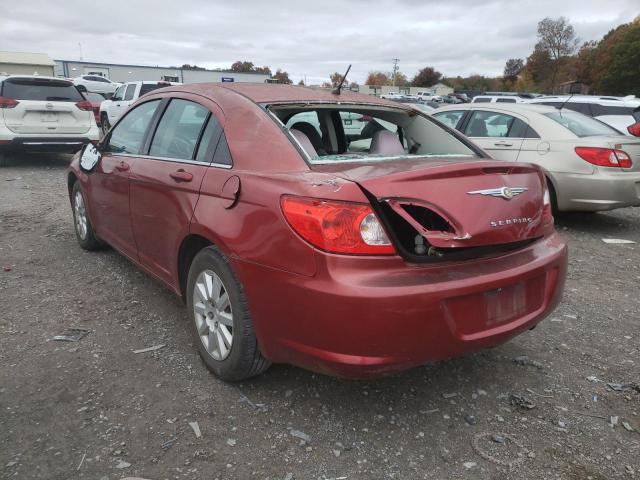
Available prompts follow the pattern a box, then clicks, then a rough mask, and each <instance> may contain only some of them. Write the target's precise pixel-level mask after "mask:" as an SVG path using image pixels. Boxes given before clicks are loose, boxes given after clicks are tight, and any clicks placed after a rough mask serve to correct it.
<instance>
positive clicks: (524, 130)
mask: <svg viewBox="0 0 640 480" xmlns="http://www.w3.org/2000/svg"><path fill="white" fill-rule="evenodd" d="M508 136H509V137H511V138H540V135H538V133H537V132H536V131H535V130H534V129H533V128H531V126H530V125H528V124H527V123H525V122H523V121H522V120H520V119H519V118H516V119H515V120H514V121H513V124H512V125H511V129H510V130H509V134H508Z"/></svg>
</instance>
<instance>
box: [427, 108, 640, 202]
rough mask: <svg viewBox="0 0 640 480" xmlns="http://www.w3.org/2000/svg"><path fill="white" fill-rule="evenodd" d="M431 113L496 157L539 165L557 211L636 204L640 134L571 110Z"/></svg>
mask: <svg viewBox="0 0 640 480" xmlns="http://www.w3.org/2000/svg"><path fill="white" fill-rule="evenodd" d="M433 116H434V117H435V118H436V119H438V120H440V121H441V122H443V123H444V124H446V125H447V126H449V127H451V128H456V129H458V130H459V131H460V132H462V133H464V134H465V135H466V136H467V137H469V138H470V139H471V140H473V141H474V142H475V143H476V144H478V145H479V146H480V147H482V148H483V149H484V150H485V151H486V152H487V153H489V154H490V155H491V156H492V157H494V158H496V159H498V160H507V161H512V162H515V161H517V162H518V163H520V162H530V163H534V164H536V165H539V166H541V167H542V168H543V169H544V171H545V174H546V176H547V179H548V184H549V187H550V192H551V198H552V204H553V207H554V209H556V210H560V211H567V210H580V211H590V212H595V211H600V210H612V209H614V208H620V207H628V206H640V189H639V188H638V185H640V139H635V138H632V137H628V136H624V135H622V134H621V133H620V132H618V131H617V130H615V129H613V128H612V127H610V126H609V125H607V124H605V123H603V122H600V121H598V120H595V119H593V118H591V117H587V116H586V115H582V114H581V113H578V112H574V111H572V110H566V109H562V110H558V109H557V108H553V107H549V106H545V105H532V104H529V103H518V104H514V103H511V104H500V105H498V104H491V105H484V104H483V105H479V104H473V103H470V104H466V105H456V106H447V107H444V108H442V109H440V110H438V111H437V112H435V113H433Z"/></svg>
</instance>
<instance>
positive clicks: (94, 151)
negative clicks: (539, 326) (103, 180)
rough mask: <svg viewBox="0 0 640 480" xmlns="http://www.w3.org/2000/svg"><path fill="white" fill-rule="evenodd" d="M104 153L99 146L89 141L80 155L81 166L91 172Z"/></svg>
mask: <svg viewBox="0 0 640 480" xmlns="http://www.w3.org/2000/svg"><path fill="white" fill-rule="evenodd" d="M101 157H102V154H101V153H100V149H99V148H98V146H96V145H94V144H93V143H87V144H86V145H85V146H84V147H83V148H82V154H81V155H80V168H81V169H82V170H84V171H85V172H90V171H91V170H93V169H94V168H95V166H96V165H97V164H98V162H99V161H100V158H101Z"/></svg>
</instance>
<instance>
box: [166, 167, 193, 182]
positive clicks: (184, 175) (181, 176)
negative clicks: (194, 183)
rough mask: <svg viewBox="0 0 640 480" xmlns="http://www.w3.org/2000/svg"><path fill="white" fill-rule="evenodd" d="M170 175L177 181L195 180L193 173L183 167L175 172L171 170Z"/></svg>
mask: <svg viewBox="0 0 640 480" xmlns="http://www.w3.org/2000/svg"><path fill="white" fill-rule="evenodd" d="M169 176H170V177H171V178H173V179H174V180H175V181H177V182H190V181H191V180H193V175H192V174H191V173H189V172H187V171H185V170H183V169H182V168H181V169H180V170H176V171H175V172H171V173H170V174H169Z"/></svg>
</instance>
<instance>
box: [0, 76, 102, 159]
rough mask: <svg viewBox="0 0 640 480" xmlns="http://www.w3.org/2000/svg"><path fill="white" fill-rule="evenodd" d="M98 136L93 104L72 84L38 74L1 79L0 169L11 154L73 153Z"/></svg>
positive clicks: (95, 140)
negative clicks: (17, 152) (29, 152)
mask: <svg viewBox="0 0 640 480" xmlns="http://www.w3.org/2000/svg"><path fill="white" fill-rule="evenodd" d="M99 135H100V132H99V131H98V127H97V125H96V123H95V121H94V119H93V113H92V111H91V103H89V102H88V101H87V100H85V99H84V98H83V97H82V95H81V94H80V92H79V91H78V90H77V89H76V87H75V86H74V85H73V83H71V82H69V81H67V80H62V79H59V78H54V77H45V76H39V75H38V76H36V75H11V76H7V77H4V78H3V79H2V80H0V166H3V165H6V164H7V163H8V161H9V158H8V153H9V152H10V151H45V152H71V153H72V152H75V151H77V150H79V149H80V148H81V147H82V145H83V144H85V143H88V142H97V141H98V138H99Z"/></svg>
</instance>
